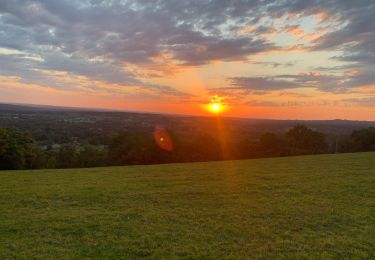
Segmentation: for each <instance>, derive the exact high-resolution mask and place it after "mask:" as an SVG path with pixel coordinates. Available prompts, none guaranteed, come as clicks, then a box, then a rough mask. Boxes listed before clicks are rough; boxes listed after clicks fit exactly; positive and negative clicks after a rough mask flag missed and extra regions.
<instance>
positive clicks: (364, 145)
mask: <svg viewBox="0 0 375 260" xmlns="http://www.w3.org/2000/svg"><path fill="white" fill-rule="evenodd" d="M346 147H347V151H349V152H357V151H364V152H367V151H375V127H369V128H365V129H360V130H355V131H353V132H352V134H351V135H350V136H349V140H348V143H347V144H346Z"/></svg>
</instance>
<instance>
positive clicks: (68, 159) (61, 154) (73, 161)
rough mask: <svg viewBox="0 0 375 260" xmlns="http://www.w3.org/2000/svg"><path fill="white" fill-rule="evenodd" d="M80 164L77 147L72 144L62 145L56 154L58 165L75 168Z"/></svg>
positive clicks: (58, 166) (59, 166)
mask: <svg viewBox="0 0 375 260" xmlns="http://www.w3.org/2000/svg"><path fill="white" fill-rule="evenodd" d="M78 166H79V165H78V152H77V150H76V148H75V147H74V146H73V145H71V144H64V145H62V146H61V147H60V149H59V151H58V153H57V155H56V167H57V168H75V167H78Z"/></svg>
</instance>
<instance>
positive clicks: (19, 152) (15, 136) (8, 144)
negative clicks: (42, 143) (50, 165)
mask: <svg viewBox="0 0 375 260" xmlns="http://www.w3.org/2000/svg"><path fill="white" fill-rule="evenodd" d="M43 163H44V158H43V153H42V151H41V150H40V148H39V146H38V145H37V144H36V142H35V140H34V139H33V138H32V136H31V134H30V133H29V132H27V131H23V130H20V129H15V128H0V169H11V170H16V169H35V168H41V167H43Z"/></svg>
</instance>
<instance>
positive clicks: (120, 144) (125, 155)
mask: <svg viewBox="0 0 375 260" xmlns="http://www.w3.org/2000/svg"><path fill="white" fill-rule="evenodd" d="M159 153H160V151H159V150H158V149H157V147H156V145H155V143H154V141H153V137H152V135H151V134H147V133H137V134H133V133H122V134H120V135H118V136H117V137H116V138H114V139H113V140H112V142H111V144H110V145H109V149H108V161H109V162H110V164H112V165H113V164H114V165H128V164H150V163H158V162H160V160H158V158H159V157H160V155H159Z"/></svg>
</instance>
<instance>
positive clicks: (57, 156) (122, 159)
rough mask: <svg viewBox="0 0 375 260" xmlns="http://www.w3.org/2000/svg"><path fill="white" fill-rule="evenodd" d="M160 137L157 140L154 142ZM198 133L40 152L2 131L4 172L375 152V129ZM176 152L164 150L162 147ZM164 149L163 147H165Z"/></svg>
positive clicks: (23, 134) (131, 137)
mask: <svg viewBox="0 0 375 260" xmlns="http://www.w3.org/2000/svg"><path fill="white" fill-rule="evenodd" d="M156 138H157V139H156ZM222 139H223V137H220V135H218V134H208V133H194V134H192V135H191V136H189V137H186V136H179V135H176V134H174V133H173V132H171V131H168V130H166V129H164V130H163V131H162V132H161V133H159V134H158V135H157V137H155V135H154V134H152V133H148V132H123V133H121V134H119V135H118V136H116V137H115V138H113V140H111V142H110V144H109V145H108V146H96V145H89V144H87V145H77V144H63V145H61V146H58V147H57V148H56V147H52V146H48V147H41V146H40V145H39V144H38V143H37V142H36V141H35V140H34V139H33V137H32V135H31V134H30V133H29V132H27V131H24V130H21V129H17V128H0V169H1V170H6V169H7V170H16V169H40V168H79V167H99V166H115V165H134V164H158V163H172V162H195V161H212V160H223V159H246V158H249V159H250V158H261V157H278V156H291V155H308V154H322V153H342V152H362V151H363V152H365V151H375V128H374V127H369V128H365V129H360V130H355V131H353V132H352V133H351V134H350V135H349V136H340V135H327V134H323V133H321V132H318V131H314V130H312V129H310V128H307V127H306V126H304V125H296V126H294V127H292V128H290V129H289V130H288V131H287V132H285V133H284V134H279V135H278V134H274V133H264V134H263V135H262V136H261V137H260V138H259V139H256V140H252V139H246V138H238V137H237V138H231V137H230V136H229V135H228V134H227V135H226V136H225V137H224V139H225V140H224V141H225V144H224V141H223V140H222ZM165 141H168V142H171V144H170V145H172V144H173V149H172V148H171V147H172V146H171V147H170V148H171V149H167V150H166V149H164V147H163V142H165ZM164 146H165V145H164Z"/></svg>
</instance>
